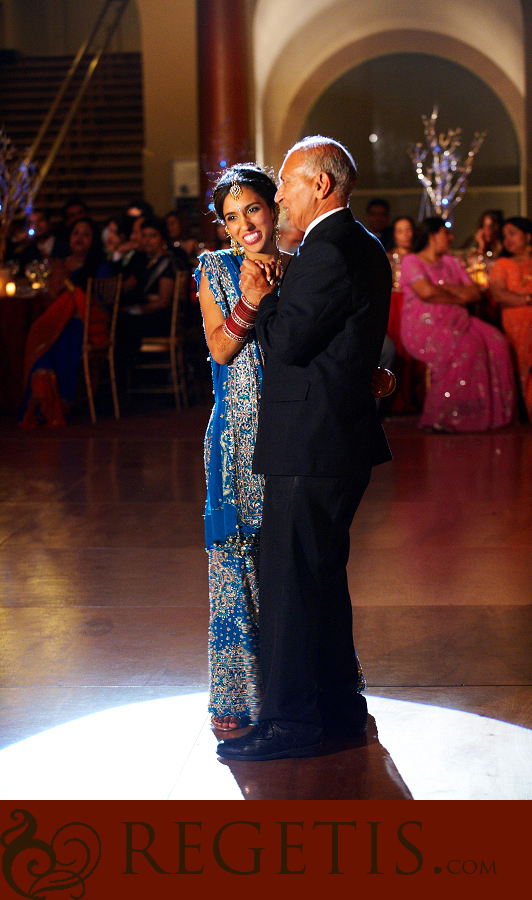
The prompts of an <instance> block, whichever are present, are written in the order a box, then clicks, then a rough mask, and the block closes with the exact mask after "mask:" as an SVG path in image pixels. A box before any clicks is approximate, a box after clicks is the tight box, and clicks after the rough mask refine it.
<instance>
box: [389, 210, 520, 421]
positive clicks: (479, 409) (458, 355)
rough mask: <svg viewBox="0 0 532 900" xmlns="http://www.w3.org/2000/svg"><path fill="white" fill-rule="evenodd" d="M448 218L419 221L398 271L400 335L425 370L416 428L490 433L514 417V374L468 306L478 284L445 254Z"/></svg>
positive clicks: (496, 337) (491, 330)
mask: <svg viewBox="0 0 532 900" xmlns="http://www.w3.org/2000/svg"><path fill="white" fill-rule="evenodd" d="M451 241H452V234H451V232H450V229H449V228H447V227H446V225H445V221H444V220H443V219H441V218H439V217H436V216H433V217H430V218H428V219H425V221H424V222H423V223H422V224H421V227H420V231H419V236H418V238H417V240H416V243H415V245H414V249H415V251H416V252H415V253H412V254H410V255H409V256H406V257H405V258H404V260H403V264H402V270H401V285H402V288H403V291H404V301H403V310H402V315H401V340H402V342H403V345H404V347H405V348H406V350H407V351H408V353H410V355H411V356H413V357H414V359H419V360H422V361H423V362H424V363H425V365H426V366H427V367H428V368H429V370H430V387H429V388H428V390H427V394H426V397H425V403H424V405H423V411H422V414H421V420H420V427H422V428H427V429H431V430H434V431H445V432H457V431H488V430H489V429H494V428H501V427H503V426H504V425H508V424H509V423H510V422H511V421H512V420H513V418H514V410H515V379H514V375H513V369H512V361H511V357H510V350H509V347H508V343H507V341H506V338H505V337H504V336H503V335H502V334H501V333H500V331H498V330H497V329H496V328H495V327H494V326H492V325H488V324H487V323H486V322H482V321H481V320H480V319H478V318H476V317H475V316H472V315H470V313H469V312H468V310H467V308H466V307H467V304H468V303H474V302H476V301H477V300H478V299H479V297H480V294H479V289H478V287H477V286H476V285H475V284H474V283H473V282H472V281H471V279H470V277H469V275H468V274H467V272H466V270H465V268H464V266H463V265H462V263H461V262H460V261H459V260H458V259H457V258H456V257H454V256H451V255H450V253H449V250H450V246H451Z"/></svg>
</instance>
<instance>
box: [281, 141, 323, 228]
mask: <svg viewBox="0 0 532 900" xmlns="http://www.w3.org/2000/svg"><path fill="white" fill-rule="evenodd" d="M303 162H304V152H303V151H301V150H296V151H295V152H294V153H291V154H290V155H289V156H287V158H286V159H285V161H284V163H283V166H282V168H281V171H280V172H279V177H280V179H281V183H280V185H279V188H278V190H277V193H276V195H275V199H276V201H277V203H282V204H283V209H284V211H285V214H286V216H287V218H288V221H289V222H290V225H291V226H292V228H299V229H300V230H301V231H306V230H307V228H308V226H309V225H310V223H311V222H312V221H313V220H314V219H315V218H316V214H317V213H316V210H317V208H318V205H319V200H318V197H317V195H316V178H315V177H312V176H311V177H309V176H308V175H307V174H306V173H305V171H304V169H303Z"/></svg>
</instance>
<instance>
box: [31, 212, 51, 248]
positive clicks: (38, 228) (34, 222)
mask: <svg viewBox="0 0 532 900" xmlns="http://www.w3.org/2000/svg"><path fill="white" fill-rule="evenodd" d="M28 224H29V226H30V228H33V237H34V238H35V240H37V241H40V240H42V239H43V238H47V237H48V235H49V234H50V223H49V221H48V219H47V218H46V216H45V215H44V214H43V213H42V212H39V210H34V211H33V212H32V213H30V215H29V222H28Z"/></svg>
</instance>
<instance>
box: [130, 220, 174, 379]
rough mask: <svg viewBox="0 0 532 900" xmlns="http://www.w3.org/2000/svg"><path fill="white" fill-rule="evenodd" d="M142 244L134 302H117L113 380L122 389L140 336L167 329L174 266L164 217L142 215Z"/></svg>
mask: <svg viewBox="0 0 532 900" xmlns="http://www.w3.org/2000/svg"><path fill="white" fill-rule="evenodd" d="M135 221H136V223H137V222H138V221H139V220H138V219H136V220H135ZM137 246H140V245H139V244H138V243H137ZM142 246H143V247H144V252H145V254H146V264H145V266H144V269H143V271H142V272H139V274H138V285H137V289H136V291H135V302H134V303H129V304H127V305H123V306H121V308H120V311H119V317H118V322H117V328H116V368H117V380H118V382H119V385H120V388H121V389H122V390H123V389H124V385H125V379H126V377H127V372H128V369H129V368H130V367H131V366H133V365H134V364H135V361H136V358H137V355H138V351H139V347H140V343H141V341H142V338H143V337H153V336H161V335H167V334H169V332H170V320H171V315H172V299H173V292H174V283H175V273H176V266H175V261H174V256H173V254H172V252H171V251H170V249H169V247H168V233H167V231H166V226H165V222H164V219H158V218H156V217H153V218H149V219H143V222H142Z"/></svg>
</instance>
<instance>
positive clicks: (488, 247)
mask: <svg viewBox="0 0 532 900" xmlns="http://www.w3.org/2000/svg"><path fill="white" fill-rule="evenodd" d="M502 227H503V214H502V212H501V210H500V209H487V210H486V211H485V212H483V213H482V215H481V216H480V218H479V220H478V226H477V230H476V232H475V234H474V235H472V236H471V237H470V238H468V240H467V241H466V242H465V243H464V244H463V245H462V249H463V250H467V255H468V258H469V257H470V256H473V255H474V256H477V257H480V258H481V259H482V260H484V262H485V264H486V265H487V266H488V268H489V267H490V265H491V263H493V262H494V261H495V260H496V259H497V257H498V256H500V254H501V252H502V249H503V246H502Z"/></svg>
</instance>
